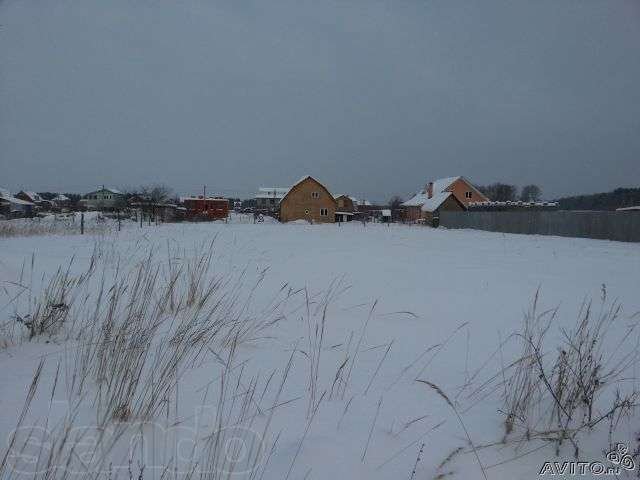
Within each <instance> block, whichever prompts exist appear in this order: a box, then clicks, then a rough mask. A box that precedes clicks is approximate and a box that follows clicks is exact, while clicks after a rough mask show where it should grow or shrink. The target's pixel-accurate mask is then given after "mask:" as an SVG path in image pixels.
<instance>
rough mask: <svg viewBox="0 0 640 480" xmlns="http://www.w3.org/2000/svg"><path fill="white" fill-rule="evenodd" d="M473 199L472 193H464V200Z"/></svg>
mask: <svg viewBox="0 0 640 480" xmlns="http://www.w3.org/2000/svg"><path fill="white" fill-rule="evenodd" d="M471 197H473V192H464V198H471Z"/></svg>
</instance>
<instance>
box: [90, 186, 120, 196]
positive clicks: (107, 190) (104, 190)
mask: <svg viewBox="0 0 640 480" xmlns="http://www.w3.org/2000/svg"><path fill="white" fill-rule="evenodd" d="M99 192H109V193H113V194H114V195H122V192H121V191H120V190H116V189H115V188H105V187H101V188H98V189H97V190H94V191H93V192H89V193H87V194H86V195H91V194H93V193H99Z"/></svg>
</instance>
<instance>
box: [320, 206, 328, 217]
mask: <svg viewBox="0 0 640 480" xmlns="http://www.w3.org/2000/svg"><path fill="white" fill-rule="evenodd" d="M327 215H329V211H328V210H327V209H326V208H321V209H320V216H321V217H326V216H327Z"/></svg>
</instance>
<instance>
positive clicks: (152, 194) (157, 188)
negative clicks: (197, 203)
mask: <svg viewBox="0 0 640 480" xmlns="http://www.w3.org/2000/svg"><path fill="white" fill-rule="evenodd" d="M138 193H139V195H140V196H141V197H143V198H145V199H146V200H148V201H149V202H150V203H163V202H166V201H167V200H169V199H170V198H171V194H172V190H171V188H170V187H168V186H167V185H165V184H162V183H157V184H151V185H142V186H141V187H139V188H138Z"/></svg>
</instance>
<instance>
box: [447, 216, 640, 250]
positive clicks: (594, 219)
mask: <svg viewBox="0 0 640 480" xmlns="http://www.w3.org/2000/svg"><path fill="white" fill-rule="evenodd" d="M440 225H441V226H443V227H446V228H471V229H476V230H487V231H490V232H504V233H523V234H529V235H532V234H535V235H558V236H563V237H584V238H596V239H602V240H618V241H621V242H640V212H635V211H634V212H573V211H568V210H567V211H565V210H563V211H544V210H530V211H511V212H509V211H507V212H498V211H496V212H446V211H445V212H440Z"/></svg>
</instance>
